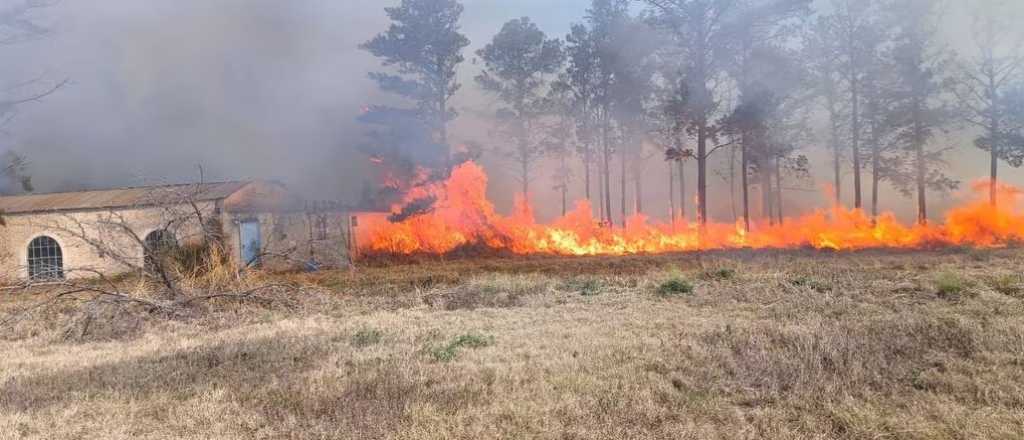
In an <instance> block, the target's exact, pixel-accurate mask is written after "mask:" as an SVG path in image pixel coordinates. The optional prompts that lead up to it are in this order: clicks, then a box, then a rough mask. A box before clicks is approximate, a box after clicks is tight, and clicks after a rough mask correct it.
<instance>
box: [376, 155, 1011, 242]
mask: <svg viewBox="0 0 1024 440" xmlns="http://www.w3.org/2000/svg"><path fill="white" fill-rule="evenodd" d="M486 188H487V175H486V173H485V172H484V170H483V169H482V168H481V167H480V166H478V165H476V164H474V163H472V162H469V163H465V164H462V165H460V166H459V167H457V168H456V169H455V170H453V171H452V174H451V177H450V178H449V179H448V180H447V181H445V182H437V183H432V184H428V185H425V186H421V187H417V188H414V189H413V190H412V191H410V192H409V194H407V195H406V200H407V201H411V200H416V199H420V198H423V197H433V198H435V199H436V203H435V205H434V207H433V209H432V210H431V211H430V212H427V213H422V214H419V215H416V216H414V217H411V218H408V219H406V220H405V221H402V222H399V223H390V222H388V221H386V219H384V216H380V218H376V219H370V220H369V221H363V222H361V228H360V229H361V232H360V237H359V239H358V242H359V243H361V246H360V248H361V249H360V250H361V251H362V252H363V253H364V254H398V255H410V254H418V253H426V254H445V253H448V252H451V251H454V250H456V249H458V248H460V247H463V246H485V247H487V248H491V249H495V250H503V251H508V252H512V253H516V254H557V255H625V254H638V253H665V252H680V251H694V250H710V249H738V248H755V249H758V248H775V249H779V248H799V247H811V248H816V249H835V250H855V249H867V248H918V247H930V246H944V245H945V246H953V245H968V246H976V247H998V246H1005V245H1008V244H1011V243H1014V242H1017V241H1022V240H1024V213H1019V212H1017V209H1016V204H1017V200H1018V198H1019V197H1020V196H1021V195H1022V191H1021V190H1019V189H1017V188H1014V187H1012V186H1009V185H1000V187H999V188H998V193H999V195H1000V200H999V204H998V205H996V206H993V205H991V204H990V203H989V202H988V200H987V198H986V199H985V200H981V198H979V200H978V201H975V202H971V203H967V204H964V205H962V206H959V207H956V208H954V209H952V210H950V211H949V212H948V214H947V215H946V221H945V223H944V224H942V225H938V224H929V225H913V226H906V225H904V224H902V223H900V222H899V220H897V218H896V216H895V215H894V214H892V213H886V214H882V215H880V216H879V217H878V218H877V219H876V220H875V221H874V222H873V221H872V219H871V218H870V217H869V216H868V215H866V214H865V213H864V212H863V211H861V210H855V209H847V208H841V207H840V208H831V209H823V210H817V211H814V212H812V213H809V214H805V215H802V216H800V217H795V218H787V219H786V221H785V222H784V223H783V224H781V225H768V224H755V225H753V227H752V229H751V231H750V232H747V231H745V229H744V227H743V224H742V220H741V221H740V222H737V223H736V224H731V223H710V224H708V225H707V226H705V227H703V228H701V227H699V226H698V225H697V224H694V223H690V222H689V221H687V220H685V219H682V220H677V221H676V223H675V224H674V225H673V224H664V223H658V222H651V221H649V220H648V219H647V218H646V217H645V216H642V215H636V216H633V217H631V218H629V219H628V220H627V221H626V225H625V227H603V226H601V225H600V223H599V221H598V220H596V219H594V217H593V215H592V209H591V206H590V203H589V202H588V201H586V200H582V201H579V202H577V203H576V207H575V209H574V210H572V211H571V212H569V213H567V214H566V215H565V216H564V217H561V218H559V219H557V220H555V221H554V222H552V223H551V224H547V225H545V224H538V223H537V222H536V221H535V219H534V215H533V209H532V207H531V206H530V205H529V203H527V202H526V200H525V198H523V197H519V198H517V199H516V208H515V210H514V213H513V215H511V216H502V215H499V214H498V213H497V211H496V210H495V208H494V205H493V204H492V203H491V202H490V201H489V200H487V197H486ZM987 189H988V184H987V183H979V184H976V185H975V186H974V190H975V191H976V192H984V193H987ZM396 209H397V208H396Z"/></svg>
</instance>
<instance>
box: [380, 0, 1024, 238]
mask: <svg viewBox="0 0 1024 440" xmlns="http://www.w3.org/2000/svg"><path fill="white" fill-rule="evenodd" d="M812 6H813V5H812V1H811V0H632V1H630V0H593V1H592V2H591V4H590V7H589V8H588V9H587V11H586V15H585V18H584V19H583V21H582V22H580V23H575V24H573V25H572V27H571V30H570V32H569V33H568V34H567V35H565V36H564V38H551V37H549V36H548V35H547V34H545V33H544V32H543V31H542V30H541V29H540V28H539V27H538V26H537V25H536V24H535V23H534V22H533V21H532V20H531V19H530V18H528V17H522V18H516V19H513V20H511V21H509V22H507V23H505V25H504V26H502V28H501V29H500V30H498V31H497V33H496V34H495V36H494V37H493V39H492V40H491V41H490V42H488V43H487V44H486V45H484V46H483V48H481V49H480V50H478V51H477V52H476V56H477V57H478V59H479V60H480V68H479V72H478V74H477V75H476V77H475V83H476V85H477V86H478V87H479V88H480V89H481V90H482V91H484V92H486V93H487V94H489V95H491V96H493V97H494V98H496V102H498V103H499V104H498V106H497V107H498V108H497V111H496V112H495V113H494V115H493V116H494V117H493V119H494V121H495V127H494V130H492V134H493V135H494V139H493V140H494V141H495V142H497V143H498V144H499V145H500V147H501V148H500V150H499V151H500V153H501V154H502V155H503V156H504V157H505V158H506V159H508V160H509V161H511V163H513V164H515V165H516V170H517V174H518V180H519V182H520V184H521V187H520V189H519V190H520V191H521V192H522V193H523V194H527V195H528V194H530V192H531V183H532V182H534V181H535V179H536V178H537V176H535V174H536V171H535V170H536V169H537V168H538V167H537V166H536V165H537V164H538V163H539V162H540V161H542V160H546V159H549V158H553V159H554V160H556V161H557V164H558V167H557V169H556V172H555V175H554V176H552V177H553V178H554V179H555V182H556V185H554V189H555V190H556V191H558V192H560V193H561V199H562V200H563V206H562V209H563V212H564V211H565V210H566V200H567V199H568V197H567V193H568V191H569V189H570V186H571V185H573V184H575V183H574V181H575V180H579V182H578V184H579V185H582V193H583V194H584V196H585V197H586V198H587V199H589V200H591V201H592V202H593V203H595V205H596V207H595V209H596V210H597V214H598V215H599V216H600V219H601V220H602V221H604V222H607V223H612V221H613V219H614V218H616V217H617V218H618V220H620V221H625V218H626V217H627V216H628V215H629V214H631V213H637V212H643V210H644V206H643V204H642V201H643V196H642V195H643V191H644V188H643V183H644V179H642V178H641V177H642V176H643V174H644V172H645V167H647V166H648V163H649V162H650V160H649V159H651V158H652V157H653V156H655V155H659V156H662V157H663V158H664V159H665V161H666V162H667V163H668V169H669V174H670V179H669V180H670V181H669V182H668V184H669V190H670V191H669V193H670V197H669V198H670V200H669V205H670V210H671V212H672V215H673V217H674V218H675V217H683V216H687V215H688V214H689V213H688V207H687V205H688V204H689V203H691V201H690V200H688V198H689V197H690V195H689V194H690V193H689V192H688V191H689V190H688V188H687V187H686V184H687V181H688V178H687V176H686V174H685V173H686V169H687V167H686V166H684V164H689V163H693V164H695V165H694V166H695V167H696V184H697V187H696V201H695V204H696V206H695V212H693V213H692V215H693V216H694V217H695V218H696V220H697V222H699V223H701V224H703V223H705V222H707V221H708V218H709V217H708V205H709V203H708V200H709V196H708V186H709V185H708V181H709V178H711V175H712V174H715V173H717V174H718V175H720V176H723V177H724V178H725V179H726V180H727V181H728V182H729V185H730V187H731V188H736V187H737V186H738V193H739V194H740V200H739V201H738V202H737V203H738V204H739V205H740V210H741V212H739V213H737V217H738V218H742V219H744V220H745V222H746V227H747V228H749V227H750V221H751V219H756V218H758V217H760V218H762V219H766V220H768V221H771V222H781V221H783V219H784V211H783V191H785V189H786V188H787V187H788V185H790V184H789V183H787V182H791V181H792V182H795V181H798V180H802V179H808V177H809V175H810V173H811V171H814V170H812V169H811V164H810V162H809V160H808V158H807V156H806V154H805V153H806V151H807V149H808V148H810V147H811V146H812V145H820V144H824V145H826V146H827V150H828V152H829V154H830V155H831V161H830V162H831V163H830V164H829V167H830V168H831V170H830V173H831V174H833V182H832V185H833V187H834V188H833V190H834V197H835V203H836V204H837V205H838V204H839V200H840V198H841V197H842V196H843V194H844V193H846V191H852V198H853V200H854V207H855V208H858V209H864V210H865V211H867V212H869V213H870V215H872V216H877V215H878V212H879V188H880V186H881V185H883V184H888V185H891V186H892V187H893V188H895V189H897V190H899V191H900V192H901V193H903V194H904V195H906V196H908V197H912V198H914V199H915V200H916V202H917V205H918V220H919V221H920V222H922V223H923V222H927V221H928V215H929V212H928V194H929V193H930V192H941V191H950V190H953V189H955V188H957V187H958V185H959V184H960V182H958V181H957V180H956V179H955V178H954V177H953V176H950V175H948V174H947V171H946V165H947V164H946V162H945V160H946V159H945V158H946V155H947V153H948V152H949V151H950V149H952V148H954V147H955V146H953V145H948V144H947V143H946V142H945V139H946V138H947V137H946V136H945V134H947V133H950V132H952V131H960V130H967V129H972V128H973V129H974V131H975V132H977V133H978V135H977V137H976V139H975V142H974V143H975V147H977V148H978V149H980V150H981V152H982V154H988V155H989V157H990V162H991V168H990V179H991V183H992V184H991V187H992V189H991V203H993V204H995V203H997V196H996V182H997V180H998V177H999V171H1000V170H999V167H1000V165H1001V164H1004V163H1005V164H1007V165H1010V166H1012V167H1019V166H1020V165H1021V164H1022V162H1024V130H1022V127H1024V81H1022V77H1021V75H1020V73H1021V72H1020V67H1021V64H1022V62H1024V58H1021V54H1020V51H1019V48H1020V44H1021V41H1022V40H1021V36H1020V35H1017V34H1016V33H1015V27H1014V20H1013V18H1012V17H1011V16H1010V15H1008V14H1007V12H1006V10H1005V9H1003V8H1001V7H1000V5H999V4H996V3H993V4H991V5H987V6H985V7H979V8H977V10H976V11H975V12H974V16H973V17H972V19H973V22H972V32H971V38H972V40H973V41H972V43H973V46H974V48H975V50H973V51H970V52H969V53H957V52H955V51H953V50H951V49H949V48H948V47H946V46H945V45H944V43H943V42H942V38H941V37H942V35H941V33H940V31H941V28H942V16H941V14H942V12H943V11H942V10H941V8H940V2H937V1H934V0H832V1H831V2H830V4H829V5H828V7H827V8H824V9H823V10H820V11H819V10H814V8H813V7H812ZM386 11H387V15H388V16H389V17H390V19H391V25H390V28H389V29H388V30H387V31H385V32H384V33H381V34H380V35H378V36H377V37H375V38H374V39H372V40H371V41H369V42H367V43H365V44H364V45H363V46H362V47H363V48H364V49H365V50H367V51H369V52H370V53H372V54H373V55H375V56H377V57H379V58H380V59H381V60H382V61H383V64H384V65H385V66H387V67H390V69H388V70H389V71H388V73H373V74H371V78H373V79H374V80H375V81H376V83H377V85H378V86H379V87H380V89H381V90H383V91H386V92H392V93H395V94H397V95H399V96H401V97H404V98H407V99H408V100H409V101H410V102H413V103H415V104H416V105H415V106H410V107H406V108H401V107H398V108H396V107H386V106H377V107H373V108H371V109H370V110H369V111H368V112H367V113H366V114H364V115H363V116H362V119H363V120H364V121H365V122H369V123H371V124H373V126H374V127H375V128H374V129H373V130H371V132H370V133H371V137H370V139H371V142H368V143H367V147H366V148H367V151H369V152H371V153H372V154H374V155H384V156H387V155H391V156H393V158H394V159H395V160H396V161H398V160H400V159H401V158H404V157H408V156H409V155H410V152H411V154H412V155H414V156H415V155H416V154H419V153H422V152H424V151H432V152H433V153H434V154H430V155H428V156H433V157H435V158H440V159H439V160H434V163H430V165H437V166H438V167H439V169H446V168H449V167H450V166H451V164H452V161H453V157H452V155H451V154H450V153H449V152H450V150H451V149H450V146H449V139H448V129H447V127H448V126H449V124H450V123H451V122H452V121H453V120H454V119H455V118H456V117H457V116H458V114H457V112H456V111H455V109H454V108H453V107H452V106H451V104H450V103H451V99H452V97H453V96H454V95H455V93H457V92H458V91H459V90H460V88H461V86H462V85H461V84H459V82H458V80H457V74H456V73H457V70H458V67H459V65H460V64H461V63H463V62H464V61H465V58H464V54H463V52H464V50H465V49H466V47H467V46H469V44H470V41H469V39H468V38H467V37H466V36H465V35H463V34H462V33H461V32H460V28H459V20H460V18H461V15H462V12H463V7H462V5H461V4H460V3H459V2H458V1H457V0H402V1H401V4H400V5H398V6H395V7H392V8H387V9H386ZM818 127H824V129H823V130H820V129H818ZM716 156H723V159H721V160H719V161H718V162H721V163H724V164H725V168H726V169H724V170H718V169H712V168H713V167H714V165H712V162H711V159H712V158H713V157H716ZM616 168H617V169H616ZM574 170H578V171H582V176H581V177H582V178H581V179H574V177H576V176H575V172H574ZM847 172H849V173H852V177H853V178H852V187H847V185H846V184H845V179H844V173H847ZM613 176H617V177H618V179H617V181H616V179H615V178H614V177H613ZM630 184H631V185H632V188H627V185H630ZM755 190H756V191H755ZM630 192H632V195H633V198H632V200H630V199H629V198H628V194H629V193H630ZM613 194H617V195H618V196H619V197H618V200H613ZM734 194H735V193H734ZM755 194H759V195H760V197H761V200H760V203H759V205H760V208H761V212H759V213H753V212H751V207H752V206H751V205H752V200H751V199H752V195H755ZM866 194H867V196H866ZM616 202H617V203H616ZM865 204H869V206H865ZM734 206H735V203H734ZM616 208H617V211H618V212H616Z"/></svg>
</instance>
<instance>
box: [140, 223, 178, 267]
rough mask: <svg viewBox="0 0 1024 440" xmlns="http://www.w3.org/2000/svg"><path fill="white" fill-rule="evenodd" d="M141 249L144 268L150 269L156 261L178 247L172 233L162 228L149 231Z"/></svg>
mask: <svg viewBox="0 0 1024 440" xmlns="http://www.w3.org/2000/svg"><path fill="white" fill-rule="evenodd" d="M145 244H146V247H145V249H143V252H144V253H145V258H146V269H152V268H153V267H154V265H155V264H156V262H157V261H161V260H162V259H164V258H167V257H168V256H169V255H170V254H171V253H172V252H174V251H175V250H176V249H177V248H178V240H177V239H176V238H175V237H174V234H173V233H171V232H170V231H167V230H164V229H157V230H155V231H153V232H150V233H149V235H147V236H146V239H145Z"/></svg>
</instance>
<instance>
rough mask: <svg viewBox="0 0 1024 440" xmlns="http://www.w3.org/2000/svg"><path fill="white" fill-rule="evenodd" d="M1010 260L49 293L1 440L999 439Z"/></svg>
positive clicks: (1022, 434)
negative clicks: (275, 288) (188, 292)
mask: <svg viewBox="0 0 1024 440" xmlns="http://www.w3.org/2000/svg"><path fill="white" fill-rule="evenodd" d="M1022 257H1024V250H1014V249H1004V250H990V251H980V250H966V249H947V250H938V251H927V252H925V251H921V252H899V253H892V252H883V251H868V252H857V253H822V252H814V251H767V252H753V251H750V252H721V253H711V254H682V255H671V256H641V257H625V258H578V259H570V258H564V259H563V258H540V257H537V258H506V259H485V260H457V261H450V262H441V261H433V262H420V263H416V264H403V265H377V266H375V267H362V268H359V269H357V270H355V271H354V272H349V271H340V272H325V273H318V274H307V275H274V276H270V275H264V276H266V277H269V278H273V279H275V280H277V281H281V280H286V281H288V282H290V283H294V284H295V285H297V286H301V290H300V291H298V292H297V293H293V294H292V295H293V296H294V298H293V299H294V301H292V302H288V303H287V305H279V304H267V305H254V304H242V305H240V304H231V303H223V304H213V305H211V306H209V307H206V308H204V309H203V310H200V311H197V312H196V313H195V314H194V315H193V316H191V317H189V318H176V319H166V318H158V317H148V318H147V317H143V318H138V317H134V318H130V317H126V316H121V315H118V314H116V313H112V314H108V315H103V316H104V317H105V318H103V319H100V320H97V322H95V323H93V324H92V325H91V327H90V328H89V329H88V330H85V331H83V330H81V329H79V328H78V327H75V324H74V322H75V320H74V318H73V314H72V313H73V312H74V307H75V306H74V305H73V304H68V305H63V306H61V308H60V309H56V310H46V311H39V312H36V313H34V314H33V315H32V317H31V319H23V320H19V321H16V322H15V323H13V324H8V325H7V327H6V328H4V329H3V334H2V335H0V438H5V439H6V438H39V439H72V438H75V439H77V438H105V439H128V438H133V439H134V438H141V439H187V438H204V439H206V438H211V439H250V438H257V439H281V438H284V439H320V438H332V439H333V438H360V439H364V438H396V439H441V438H445V439H448V438H462V439H481V438H541V439H545V438H547V439H622V438H630V439H655V438H659V439H660V438H665V439H680V438H683V439H685V438H692V439H716V438H720V439H761V438H782V439H886V438H892V439H1020V438H1024V278H1022V273H1024V259H1022ZM40 295H41V293H39V292H34V293H16V292H9V293H4V294H3V296H2V297H0V298H2V299H0V303H2V305H0V309H3V310H2V312H3V313H7V312H10V311H12V310H20V309H22V308H23V307H24V306H26V305H28V304H32V303H33V301H36V300H38V299H39V298H40Z"/></svg>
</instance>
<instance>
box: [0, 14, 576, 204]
mask: <svg viewBox="0 0 1024 440" xmlns="http://www.w3.org/2000/svg"><path fill="white" fill-rule="evenodd" d="M11 1H12V0H0V5H2V4H3V3H4V2H7V3H10V2H11ZM374 3H376V4H377V5H375V6H368V5H369V4H374ZM389 3H390V2H377V1H349V0H345V1H337V0H294V1H287V2H282V1H279V0H153V1H137V0H62V2H61V3H60V4H58V5H56V6H54V7H53V8H51V10H49V11H46V13H45V14H44V15H40V16H39V18H40V21H41V22H42V23H44V24H45V25H47V26H48V27H50V28H52V30H53V34H52V35H51V36H50V37H48V38H46V39H44V40H40V41H35V42H31V43H28V44H23V45H20V46H17V47H8V48H2V49H0V62H2V63H3V66H5V67H4V68H0V80H2V81H3V82H4V83H8V84H10V83H14V82H19V81H23V80H24V78H36V77H42V78H44V81H43V83H41V84H40V85H39V87H43V86H44V85H45V84H49V83H54V82H58V81H60V80H62V79H64V78H67V79H70V81H71V82H70V83H69V84H68V85H67V86H66V87H64V88H63V89H62V90H60V91H59V92H58V93H56V94H54V95H52V96H50V97H47V99H45V100H44V101H42V102H39V103H32V104H30V105H26V106H23V107H22V108H21V109H20V110H19V114H18V115H17V117H16V119H15V120H14V121H12V122H11V123H10V124H8V125H7V126H6V127H4V131H5V132H6V133H4V134H3V135H2V137H0V145H2V146H3V147H7V148H14V149H15V150H18V151H22V152H25V153H27V155H28V156H30V159H31V160H32V165H33V171H34V174H35V175H36V184H37V186H38V187H39V189H40V190H58V189H66V188H68V189H69V188H76V187H81V186H86V187H102V186H110V185H129V184H138V183H150V182H161V181H179V180H188V179H193V178H196V177H197V176H198V174H199V171H198V166H199V165H202V167H203V169H204V175H205V177H206V178H208V179H236V178H275V179H279V180H284V181H286V182H288V183H290V184H293V185H295V186H297V187H298V188H300V189H302V190H304V191H311V190H312V191H317V192H320V193H323V196H324V197H334V196H337V197H348V196H350V195H351V194H352V190H351V188H352V187H355V186H359V185H361V184H362V181H361V177H360V176H354V175H361V171H362V170H361V169H360V168H361V164H357V163H354V161H352V160H350V159H351V158H350V157H346V156H348V155H350V151H351V147H352V145H353V144H354V143H355V142H354V141H355V139H354V138H355V137H357V136H358V134H359V133H360V132H361V131H362V128H360V127H359V126H358V125H357V124H355V123H354V118H355V116H356V115H357V114H358V112H359V110H360V108H361V107H362V106H363V105H364V104H366V103H369V102H377V101H379V100H380V99H382V98H381V97H379V96H377V95H376V93H375V91H374V89H373V84H372V83H371V82H370V81H369V80H368V79H367V78H366V73H367V72H368V71H370V70H373V69H375V68H376V61H375V60H374V59H373V58H372V57H371V56H369V55H368V54H367V53H365V52H363V51H361V50H359V49H358V48H357V46H358V45H359V44H360V43H361V42H363V41H366V40H368V39H370V38H372V36H373V35H374V34H375V33H377V32H380V31H381V30H382V29H384V27H385V26H386V24H387V21H386V16H385V14H384V10H383V8H384V6H386V5H388V4H389ZM552 3H553V2H542V1H537V0H527V1H508V0H469V1H467V2H466V3H465V6H466V13H465V15H464V20H463V23H464V32H465V33H466V34H467V35H468V36H469V37H470V39H471V40H472V41H473V42H474V45H473V46H471V50H470V51H467V59H469V60H470V61H471V59H472V57H473V55H472V51H475V48H477V47H478V44H480V43H482V42H484V41H486V40H487V39H489V37H490V36H491V35H493V33H494V32H495V31H496V30H497V29H498V28H500V26H501V24H502V23H504V22H505V21H507V20H508V19H511V18H515V17H519V16H523V15H528V16H532V17H535V18H536V21H537V22H538V23H539V24H540V25H541V26H542V27H543V28H545V29H548V28H550V29H551V31H550V32H553V33H555V34H558V35H561V34H563V33H565V31H566V30H567V29H568V26H569V23H570V22H571V21H573V20H577V19H578V18H579V17H580V16H582V14H583V10H584V9H585V6H584V5H583V3H585V2H580V1H564V2H554V3H557V4H558V6H552ZM9 66H15V67H9ZM470 66H471V65H470V64H468V63H467V69H465V70H466V72H465V75H464V76H466V78H465V80H464V82H470V81H471V77H472V74H473V72H472V70H473V68H472V67H470ZM470 86H471V84H467V86H466V90H470V89H471V87H470ZM30 92H31V90H24V91H19V93H30ZM468 110H469V113H473V112H474V110H475V109H468ZM332 187H333V188H332ZM342 187H343V188H342Z"/></svg>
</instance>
